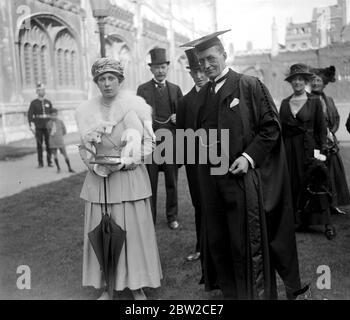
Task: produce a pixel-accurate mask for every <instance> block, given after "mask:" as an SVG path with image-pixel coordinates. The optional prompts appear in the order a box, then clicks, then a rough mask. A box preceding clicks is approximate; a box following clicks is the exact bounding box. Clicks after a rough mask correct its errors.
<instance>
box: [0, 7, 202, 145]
mask: <svg viewBox="0 0 350 320" xmlns="http://www.w3.org/2000/svg"><path fill="white" fill-rule="evenodd" d="M123 1H124V2H125V1H128V0H123ZM118 3H120V1H118ZM129 3H130V4H131V6H130V5H129V8H132V9H129V10H128V9H125V8H124V7H122V6H121V5H120V6H117V5H113V6H112V8H111V10H110V13H109V16H108V17H107V18H106V50H107V55H109V56H113V57H115V58H118V59H120V60H121V61H122V63H123V64H124V66H125V70H126V82H125V84H124V85H125V86H126V87H127V88H128V89H131V90H134V91H135V90H136V87H137V86H138V85H139V84H140V83H142V82H144V81H146V80H149V79H150V77H151V74H150V71H149V68H148V66H147V62H148V60H149V51H150V50H151V49H153V48H155V47H157V46H158V47H164V48H167V51H168V52H169V55H170V57H169V59H170V61H171V65H170V67H171V69H170V74H169V80H170V81H174V82H175V83H177V84H179V85H180V86H181V88H182V89H183V91H184V92H186V91H187V90H188V89H189V88H190V87H191V85H192V82H191V79H190V76H189V75H188V71H187V70H186V68H185V65H186V58H185V56H184V52H183V50H181V49H180V48H179V44H181V43H183V42H186V41H188V40H189V39H190V38H192V37H193V36H195V35H196V36H197V35H198V33H196V32H195V31H194V30H193V28H192V29H191V26H190V27H189V26H188V24H187V25H186V24H183V25H180V24H179V23H178V24H177V25H178V27H176V24H175V23H168V22H169V21H168V20H167V19H168V18H164V17H167V16H166V15H163V20H166V21H164V23H159V19H158V20H157V21H156V20H154V19H152V18H149V16H148V15H147V10H148V11H150V10H152V8H151V7H150V6H148V8H143V7H142V5H143V2H140V1H129ZM146 9H147V10H146ZM169 25H170V28H169V27H168V26H169ZM174 26H175V27H174ZM192 27H193V25H192ZM98 56H99V35H98V28H97V23H96V20H95V18H94V17H93V15H92V9H91V6H90V1H89V0H2V1H0V74H1V75H0V117H1V119H0V120H1V121H0V143H8V142H11V141H14V140H18V139H23V138H27V137H31V136H32V134H31V133H30V131H29V128H28V123H27V119H26V113H27V110H28V107H29V103H30V101H31V100H32V99H34V98H35V96H36V93H35V86H36V83H37V82H38V81H41V82H44V83H45V85H46V88H47V90H46V91H47V97H48V98H49V99H50V100H52V101H53V104H54V106H55V107H56V108H58V109H59V113H60V116H61V117H62V118H63V120H64V121H65V123H66V124H67V126H68V130H69V131H73V130H75V129H76V124H75V120H74V109H75V107H76V106H77V105H79V104H80V103H81V102H82V101H83V100H85V99H88V98H89V97H91V96H92V95H94V94H96V92H97V91H96V88H95V86H94V84H93V83H92V81H91V76H90V67H91V64H92V62H93V61H94V60H95V59H96V58H97V57H98Z"/></svg>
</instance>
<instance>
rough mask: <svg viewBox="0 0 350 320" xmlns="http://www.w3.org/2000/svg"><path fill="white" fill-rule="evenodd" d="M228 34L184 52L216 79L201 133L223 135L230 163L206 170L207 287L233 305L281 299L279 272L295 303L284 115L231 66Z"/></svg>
mask: <svg viewBox="0 0 350 320" xmlns="http://www.w3.org/2000/svg"><path fill="white" fill-rule="evenodd" d="M227 31H229V30H226V31H221V32H216V33H214V34H211V35H208V36H205V37H202V38H200V39H197V40H194V41H191V42H189V43H187V44H185V45H183V46H184V47H185V46H186V47H194V48H195V50H196V54H197V56H198V59H199V62H200V64H201V66H202V67H203V70H204V72H205V73H206V75H207V76H208V78H209V79H210V82H209V83H207V84H206V85H204V86H203V88H202V89H201V90H200V91H199V93H198V95H197V98H196V103H195V109H196V129H198V128H204V129H205V130H206V131H207V132H209V130H216V131H217V132H218V140H217V144H218V145H219V147H221V154H223V155H224V156H226V157H227V158H228V159H227V160H228V162H229V168H228V171H227V172H226V173H225V174H221V175H219V174H217V175H214V174H212V172H213V170H211V169H212V168H213V167H215V164H214V163H213V164H211V163H210V157H209V161H208V163H207V164H203V165H199V181H200V183H199V185H200V192H201V201H202V210H203V214H202V229H201V254H202V261H203V282H204V284H205V288H206V290H213V289H221V291H222V292H223V295H224V297H225V298H227V299H276V298H277V289H276V277H275V270H277V272H278V273H279V275H280V277H281V278H282V280H283V281H284V284H285V286H286V293H287V297H288V298H289V299H294V298H296V296H297V295H298V294H300V293H301V292H302V291H299V290H300V288H301V285H300V278H299V266H298V258H297V250H296V241H295V234H294V219H293V211H292V204H291V195H290V187H289V184H288V170H287V166H286V165H287V164H286V159H285V154H284V149H283V144H282V140H281V126H280V122H279V119H278V112H277V109H276V107H275V105H274V102H273V100H272V98H271V96H270V94H269V92H268V90H267V88H266V87H265V86H264V85H263V84H262V83H261V82H260V81H259V80H258V79H257V78H255V77H251V76H247V75H243V74H239V73H237V72H235V71H233V70H231V69H229V68H228V67H227V66H226V58H227V55H226V52H225V50H224V48H223V45H222V43H221V41H220V40H219V38H218V35H220V34H222V33H225V32H227ZM221 129H226V130H228V141H227V138H226V136H227V135H224V134H223V133H222V132H221ZM221 139H226V141H224V140H221ZM227 145H228V150H226V149H227V148H226V146H227ZM210 147H211V145H210V144H208V145H207V148H208V149H209V148H210Z"/></svg>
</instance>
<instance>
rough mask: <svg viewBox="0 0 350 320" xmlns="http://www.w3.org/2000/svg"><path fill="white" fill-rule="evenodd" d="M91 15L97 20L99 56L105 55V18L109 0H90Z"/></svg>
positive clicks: (108, 8)
mask: <svg viewBox="0 0 350 320" xmlns="http://www.w3.org/2000/svg"><path fill="white" fill-rule="evenodd" d="M90 4H91V8H92V15H93V17H94V18H96V20H97V25H98V30H99V34H100V48H101V57H102V58H104V57H105V56H106V40H105V26H106V21H105V18H106V17H107V16H108V13H109V10H110V7H111V4H110V2H109V0H90Z"/></svg>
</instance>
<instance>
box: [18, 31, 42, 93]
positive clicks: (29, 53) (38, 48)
mask: <svg viewBox="0 0 350 320" xmlns="http://www.w3.org/2000/svg"><path fill="white" fill-rule="evenodd" d="M19 43H20V53H21V57H20V58H21V66H22V68H21V71H22V75H23V76H22V79H23V86H24V87H25V88H33V87H35V86H36V83H37V82H39V81H40V82H43V83H45V84H46V83H47V80H48V79H47V64H48V63H49V61H48V60H49V57H48V54H47V48H48V47H49V38H48V36H47V34H46V33H45V32H44V31H43V30H42V29H41V28H40V27H39V26H37V25H35V24H34V26H33V27H32V28H31V29H23V30H21V33H20V41H19Z"/></svg>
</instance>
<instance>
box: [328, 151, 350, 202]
mask: <svg viewBox="0 0 350 320" xmlns="http://www.w3.org/2000/svg"><path fill="white" fill-rule="evenodd" d="M328 169H329V175H330V180H331V185H332V196H333V198H332V205H333V206H334V207H336V206H346V205H349V204H350V194H349V188H348V184H347V182H346V176H345V170H344V166H343V161H342V159H341V156H340V154H339V152H337V153H333V154H332V155H330V157H329V160H328Z"/></svg>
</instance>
